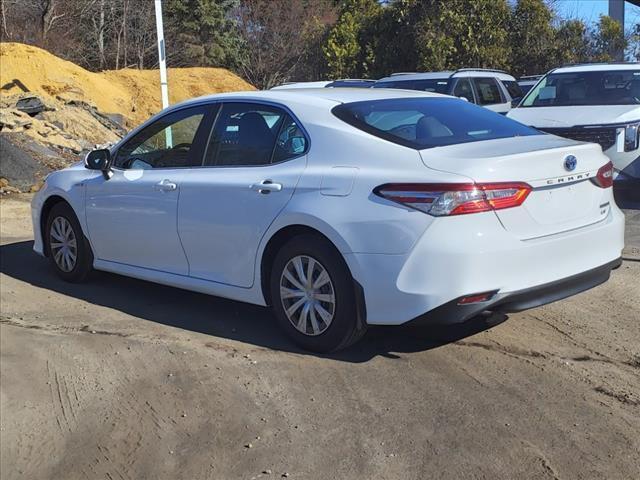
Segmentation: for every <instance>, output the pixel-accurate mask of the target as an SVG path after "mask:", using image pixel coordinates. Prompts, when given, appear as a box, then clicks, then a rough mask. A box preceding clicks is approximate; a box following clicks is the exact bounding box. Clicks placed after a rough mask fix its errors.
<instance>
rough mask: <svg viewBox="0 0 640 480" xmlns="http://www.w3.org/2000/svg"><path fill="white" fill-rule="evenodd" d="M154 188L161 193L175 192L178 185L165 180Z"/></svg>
mask: <svg viewBox="0 0 640 480" xmlns="http://www.w3.org/2000/svg"><path fill="white" fill-rule="evenodd" d="M154 188H155V189H156V190H160V191H161V192H171V191H173V190H177V188H178V185H176V184H175V183H173V182H172V181H171V180H168V179H166V178H165V179H164V180H161V181H160V182H158V183H156V184H155V187H154Z"/></svg>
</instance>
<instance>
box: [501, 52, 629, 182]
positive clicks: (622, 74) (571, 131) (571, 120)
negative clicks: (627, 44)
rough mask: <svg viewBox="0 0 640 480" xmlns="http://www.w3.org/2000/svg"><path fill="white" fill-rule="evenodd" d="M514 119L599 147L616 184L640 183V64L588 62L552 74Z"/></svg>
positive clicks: (520, 108)
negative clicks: (628, 181)
mask: <svg viewBox="0 0 640 480" xmlns="http://www.w3.org/2000/svg"><path fill="white" fill-rule="evenodd" d="M509 117H511V118H513V119H514V120H517V121H519V122H521V123H524V124H526V125H530V126H533V127H535V128H537V129H539V130H542V131H544V132H547V133H551V134H553V135H559V136H561V137H566V138H571V139H574V140H579V141H583V142H593V143H597V144H599V145H600V146H601V147H602V150H603V151H604V153H605V154H606V155H607V156H608V157H609V158H610V159H611V161H612V162H613V166H614V169H615V173H614V176H615V178H616V180H625V179H626V180H631V179H633V180H638V179H640V64H638V63H619V64H588V65H575V66H568V67H562V68H557V69H555V70H552V71H550V72H549V73H547V74H546V75H545V76H544V78H543V79H542V80H541V81H540V82H539V83H538V84H537V85H536V86H535V87H534V88H533V89H532V90H531V91H530V92H529V94H528V95H527V96H526V97H525V98H524V100H523V101H522V102H521V103H520V105H519V106H518V108H515V109H513V110H511V112H509Z"/></svg>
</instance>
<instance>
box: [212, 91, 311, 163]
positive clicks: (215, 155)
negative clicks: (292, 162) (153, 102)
mask: <svg viewBox="0 0 640 480" xmlns="http://www.w3.org/2000/svg"><path fill="white" fill-rule="evenodd" d="M306 147H307V141H306V138H305V137H304V135H303V134H302V132H301V130H300V129H299V128H298V126H297V125H296V123H295V121H293V119H292V118H291V117H290V116H289V115H288V114H287V113H286V112H284V111H283V110H281V109H279V108H276V107H271V106H267V105H260V104H253V103H226V104H224V105H223V107H222V109H221V110H220V113H219V115H218V118H217V119H216V123H215V126H214V129H213V132H212V133H211V138H210V139H209V145H208V147H207V153H206V157H205V165H209V166H250V165H268V164H270V163H275V162H279V161H283V160H286V159H288V158H291V157H292V156H297V155H299V154H301V153H304V151H305V150H306Z"/></svg>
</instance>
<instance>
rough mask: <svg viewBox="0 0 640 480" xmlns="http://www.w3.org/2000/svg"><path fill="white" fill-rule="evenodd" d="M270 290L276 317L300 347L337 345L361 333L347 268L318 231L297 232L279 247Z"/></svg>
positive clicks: (344, 344) (318, 349) (362, 328)
mask: <svg viewBox="0 0 640 480" xmlns="http://www.w3.org/2000/svg"><path fill="white" fill-rule="evenodd" d="M270 290H271V304H272V307H273V310H274V313H275V315H276V318H277V319H278V322H279V323H280V325H281V326H282V328H283V329H284V330H285V332H286V333H287V334H288V335H289V337H290V338H291V339H292V340H293V341H294V342H295V343H296V344H298V345H300V346H301V347H302V348H304V349H306V350H312V351H316V352H330V351H333V350H339V349H341V348H345V347H347V346H349V345H351V344H352V343H354V342H356V341H357V340H358V339H359V338H360V337H361V336H362V335H363V334H364V332H365V325H364V324H363V322H362V321H361V320H360V319H359V317H358V311H357V307H356V296H355V289H354V283H353V279H352V277H351V274H350V272H349V269H348V268H347V265H346V264H345V262H344V260H343V259H342V256H341V255H340V253H339V252H338V251H337V250H336V249H335V248H334V247H333V245H331V244H330V243H329V242H327V241H326V240H324V239H322V238H320V237H318V236H315V235H301V236H298V237H295V238H293V239H292V240H290V241H289V242H288V243H286V244H285V245H284V246H283V247H282V249H281V250H280V252H278V254H277V255H276V258H275V260H274V264H273V268H272V270H271V278H270Z"/></svg>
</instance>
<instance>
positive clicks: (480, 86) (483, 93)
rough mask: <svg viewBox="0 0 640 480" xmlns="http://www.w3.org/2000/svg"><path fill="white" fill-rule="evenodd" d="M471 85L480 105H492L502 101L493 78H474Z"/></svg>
mask: <svg viewBox="0 0 640 480" xmlns="http://www.w3.org/2000/svg"><path fill="white" fill-rule="evenodd" d="M473 83H474V84H475V86H476V90H477V92H478V103H479V104H480V105H492V104H496V103H502V102H503V101H504V100H502V95H500V87H498V82H496V79H495V78H488V77H487V78H474V79H473Z"/></svg>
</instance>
